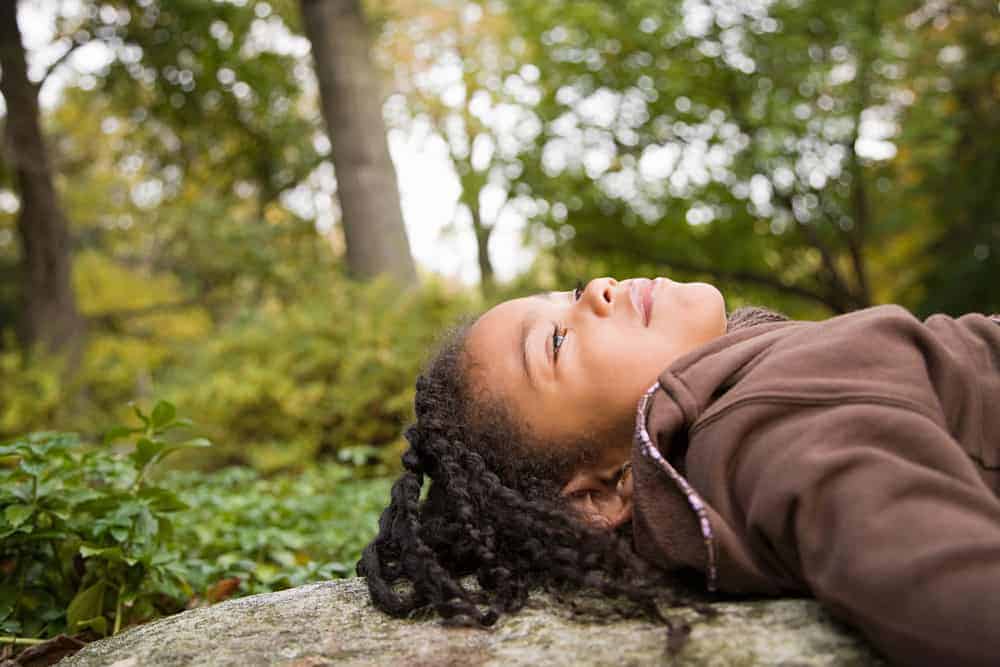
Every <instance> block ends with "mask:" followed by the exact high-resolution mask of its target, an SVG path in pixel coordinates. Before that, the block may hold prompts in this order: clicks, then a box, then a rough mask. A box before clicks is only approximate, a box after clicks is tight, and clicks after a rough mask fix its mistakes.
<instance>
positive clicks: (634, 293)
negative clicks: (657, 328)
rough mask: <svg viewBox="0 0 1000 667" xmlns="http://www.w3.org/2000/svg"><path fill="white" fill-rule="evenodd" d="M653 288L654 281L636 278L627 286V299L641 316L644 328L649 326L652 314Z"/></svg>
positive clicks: (654, 285)
mask: <svg viewBox="0 0 1000 667" xmlns="http://www.w3.org/2000/svg"><path fill="white" fill-rule="evenodd" d="M655 287H656V281H655V280H649V279H648V278H637V279H636V280H635V281H633V282H632V284H631V285H629V297H630V299H631V301H632V305H633V306H635V309H636V310H637V311H638V312H639V315H641V316H642V325H643V326H644V327H648V326H649V320H650V317H651V316H652V314H653V288H655Z"/></svg>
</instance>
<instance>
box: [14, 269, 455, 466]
mask: <svg viewBox="0 0 1000 667" xmlns="http://www.w3.org/2000/svg"><path fill="white" fill-rule="evenodd" d="M324 275H326V274H324ZM307 290H311V291H310V292H309V293H307ZM301 291H302V295H300V296H299V297H298V298H296V299H294V300H290V301H283V300H281V299H277V298H275V299H265V300H264V301H263V303H262V304H261V305H260V306H259V307H256V308H255V309H254V310H248V311H246V312H245V313H244V314H243V315H239V316H234V317H232V318H231V319H229V320H228V321H227V322H226V323H224V324H221V325H218V326H217V327H216V328H215V329H211V330H209V329H199V328H198V327H202V326H203V325H204V323H203V322H202V321H201V319H200V318H198V317H195V315H190V317H187V319H185V318H183V317H180V316H179V315H176V318H177V321H174V322H172V323H171V325H170V327H167V326H166V325H165V324H164V325H161V324H162V323H156V322H153V321H152V320H149V318H151V317H153V316H145V318H144V319H143V322H142V326H143V327H147V326H148V327H153V328H154V329H155V330H156V331H157V333H158V335H162V336H163V338H156V339H155V340H147V339H145V338H141V337H138V336H131V335H130V334H131V333H137V332H138V330H137V331H131V330H130V331H129V332H119V333H117V334H115V333H110V332H101V331H92V332H91V334H90V336H89V342H88V346H87V349H86V352H85V354H84V358H83V361H82V363H81V366H80V367H79V368H77V369H75V370H74V371H73V372H72V373H68V372H66V369H65V367H64V366H63V365H62V364H61V363H60V361H59V360H58V359H55V358H50V357H45V356H44V355H42V354H41V353H33V354H32V355H30V358H29V356H28V355H26V354H25V353H24V352H23V351H21V350H18V349H16V348H15V347H14V346H13V340H12V339H11V340H10V341H8V344H7V345H6V347H5V348H3V349H0V376H2V377H3V378H4V382H0V438H5V437H13V436H14V435H17V434H19V433H24V432H29V431H34V430H41V429H58V430H64V431H78V432H81V433H83V434H84V436H85V437H88V436H89V437H96V436H97V434H98V433H99V428H100V427H101V426H103V425H106V424H108V423H116V422H119V421H122V420H123V419H125V418H127V413H125V412H123V410H122V407H121V406H123V405H125V403H126V402H127V401H128V400H130V399H132V398H134V397H136V396H139V397H140V398H142V397H148V396H150V395H156V396H163V397H165V398H168V399H169V400H170V401H171V402H173V403H174V404H175V405H178V406H181V408H182V409H183V410H184V412H185V413H186V414H191V415H192V417H194V418H195V419H196V420H197V421H198V422H199V423H200V424H207V425H210V426H209V428H210V430H209V432H208V433H207V435H208V436H209V437H210V438H211V439H212V440H213V441H215V442H217V443H220V444H219V445H218V446H217V447H215V448H212V449H211V450H206V451H204V452H198V453H191V454H185V456H184V457H183V460H182V461H181V462H182V463H184V464H185V465H186V467H201V468H206V467H207V468H216V467H220V466H222V465H226V464H233V463H238V464H250V465H253V466H255V467H257V468H258V469H261V470H264V471H273V470H276V469H283V468H301V467H302V466H303V465H304V464H306V463H308V462H310V461H312V460H315V459H317V458H336V457H343V460H352V461H361V462H368V463H378V462H379V461H381V460H395V459H396V458H397V454H398V451H397V450H396V449H395V447H394V445H400V444H401V439H400V433H401V431H402V429H403V427H404V425H405V424H406V423H407V422H408V421H409V420H410V419H411V415H412V400H413V386H414V379H415V378H416V375H417V372H418V371H419V368H420V366H421V364H422V363H423V361H424V359H425V357H426V355H427V353H428V350H429V349H430V348H431V347H432V346H433V343H434V341H435V339H436V338H437V337H438V336H439V335H440V333H441V331H442V329H444V327H445V326H447V325H448V324H450V323H451V322H453V321H454V320H455V319H456V318H457V317H458V315H459V314H460V313H463V312H468V311H469V310H471V309H472V307H473V303H472V301H471V299H469V298H466V297H465V296H463V295H462V294H455V293H450V292H449V291H448V290H447V289H445V288H444V287H443V286H442V285H440V284H438V283H434V282H429V283H428V284H426V285H425V286H423V287H421V288H420V289H415V290H411V291H409V292H406V293H404V294H401V293H400V292H399V291H398V289H395V288H393V287H392V286H391V285H390V284H388V283H384V282H376V283H373V284H359V283H355V282H351V281H348V280H346V279H343V278H335V279H330V280H329V281H328V282H327V283H326V284H325V285H324V286H323V287H322V288H318V287H316V286H312V285H310V286H303V287H302V290H301ZM189 319H190V320H191V322H190V323H189V324H191V327H193V328H192V330H191V331H203V332H204V333H203V334H202V335H199V336H197V337H192V335H191V331H187V330H183V327H182V326H181V325H182V324H184V323H185V322H188V320H189ZM147 320H149V321H147ZM195 320H197V322H195ZM195 324H197V325H198V326H197V327H196V326H195ZM154 325H155V326H154ZM182 333H183V335H181V334H182Z"/></svg>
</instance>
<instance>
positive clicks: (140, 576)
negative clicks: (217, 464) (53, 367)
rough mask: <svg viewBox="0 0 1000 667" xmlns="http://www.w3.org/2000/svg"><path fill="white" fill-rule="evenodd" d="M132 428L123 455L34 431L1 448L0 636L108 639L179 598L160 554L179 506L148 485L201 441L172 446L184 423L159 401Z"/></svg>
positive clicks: (172, 561) (172, 569) (177, 574)
mask: <svg viewBox="0 0 1000 667" xmlns="http://www.w3.org/2000/svg"><path fill="white" fill-rule="evenodd" d="M136 414H137V415H138V417H139V419H140V420H141V421H142V422H143V425H142V426H141V427H139V428H134V429H133V428H121V429H116V430H114V431H113V432H112V433H110V434H109V438H115V437H121V436H125V435H133V434H137V435H139V438H138V439H137V440H136V443H135V446H134V448H133V449H132V451H131V452H130V453H129V454H127V455H115V454H113V453H112V452H109V451H107V450H95V451H84V450H83V449H82V448H81V446H80V440H79V438H78V436H76V435H75V434H68V433H52V432H48V433H33V434H31V435H29V436H26V437H24V438H20V439H18V440H15V441H13V442H11V443H8V444H5V445H2V446H0V460H3V461H4V462H5V465H4V466H3V467H2V468H0V509H2V514H0V562H2V566H0V572H2V573H3V577H2V579H0V631H3V632H5V633H17V634H25V635H41V634H45V635H49V634H54V633H58V632H63V631H68V632H77V631H80V630H83V629H86V628H90V629H92V630H94V631H95V632H97V633H98V634H101V635H103V634H107V633H108V631H109V629H110V628H111V625H109V623H111V622H113V623H114V631H117V630H118V629H119V628H120V627H121V626H122V623H123V622H125V621H127V620H128V619H130V618H135V617H144V616H150V615H152V614H153V613H155V609H154V607H155V603H156V600H157V598H158V597H159V596H160V595H162V594H167V595H172V596H173V597H181V596H183V595H184V593H185V592H187V591H186V590H185V583H184V578H183V576H182V572H181V571H180V570H179V569H178V567H177V566H178V562H177V561H178V559H177V558H176V554H174V553H171V551H170V550H169V549H167V548H165V546H166V543H167V542H168V541H169V540H170V538H171V536H172V533H173V522H172V515H173V514H174V513H176V512H177V511H178V510H180V509H184V508H185V507H186V505H185V504H184V503H183V502H182V501H181V500H180V499H179V498H178V497H177V495H176V494H175V493H173V492H172V491H170V490H168V489H166V488H164V487H162V486H158V485H155V484H152V483H150V481H149V479H148V473H149V471H150V469H151V468H152V466H154V465H155V464H156V463H157V462H158V461H159V460H160V459H162V458H163V457H164V456H166V455H167V454H169V453H170V452H172V451H175V450H177V449H181V448H185V447H204V446H207V444H208V443H207V441H204V440H202V439H195V440H189V441H171V440H168V439H166V437H165V436H166V434H167V432H168V431H170V430H171V429H174V428H176V427H179V426H184V425H186V422H185V421H183V420H176V419H175V411H174V408H173V406H172V405H170V404H169V403H165V402H161V403H158V404H157V405H156V407H155V408H154V409H153V411H152V414H150V415H149V416H146V415H145V414H144V413H143V412H142V411H141V410H138V409H136Z"/></svg>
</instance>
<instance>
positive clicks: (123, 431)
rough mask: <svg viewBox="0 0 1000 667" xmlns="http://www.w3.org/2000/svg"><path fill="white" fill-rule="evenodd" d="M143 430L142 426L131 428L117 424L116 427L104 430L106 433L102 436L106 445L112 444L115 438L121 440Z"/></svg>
mask: <svg viewBox="0 0 1000 667" xmlns="http://www.w3.org/2000/svg"><path fill="white" fill-rule="evenodd" d="M142 431H143V429H141V428H129V427H128V426H115V427H114V428H110V429H108V430H107V431H105V432H104V435H103V436H102V437H101V441H102V442H103V443H104V444H105V445H110V444H111V443H112V442H114V441H115V440H119V439H121V438H124V437H126V436H129V435H132V434H133V433H142Z"/></svg>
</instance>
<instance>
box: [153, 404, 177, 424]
mask: <svg viewBox="0 0 1000 667" xmlns="http://www.w3.org/2000/svg"><path fill="white" fill-rule="evenodd" d="M176 416H177V408H175V407H174V404H173V403H170V402H168V401H158V402H157V403H156V405H155V406H154V407H153V414H152V422H153V428H154V429H162V428H163V427H164V426H166V425H167V424H169V423H170V422H172V421H173V419H174V417H176Z"/></svg>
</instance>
